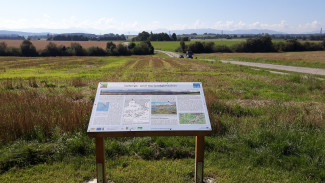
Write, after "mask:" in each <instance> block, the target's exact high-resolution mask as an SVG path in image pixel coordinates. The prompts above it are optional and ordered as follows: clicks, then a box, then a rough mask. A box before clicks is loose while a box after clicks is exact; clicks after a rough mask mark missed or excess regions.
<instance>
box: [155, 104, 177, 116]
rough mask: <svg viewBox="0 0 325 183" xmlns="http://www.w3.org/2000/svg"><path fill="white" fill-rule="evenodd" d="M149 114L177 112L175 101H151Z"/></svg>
mask: <svg viewBox="0 0 325 183" xmlns="http://www.w3.org/2000/svg"><path fill="white" fill-rule="evenodd" d="M151 114H177V111H176V102H151Z"/></svg>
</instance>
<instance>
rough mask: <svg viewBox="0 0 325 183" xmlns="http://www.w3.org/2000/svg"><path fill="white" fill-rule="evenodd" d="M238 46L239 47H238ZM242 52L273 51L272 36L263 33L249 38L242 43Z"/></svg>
mask: <svg viewBox="0 0 325 183" xmlns="http://www.w3.org/2000/svg"><path fill="white" fill-rule="evenodd" d="M238 48H239V47H238ZM241 49H242V50H238V51H242V52H272V51H274V47H273V43H272V38H271V36H269V35H265V36H262V37H259V38H250V39H247V40H246V42H245V43H243V45H242V47H241Z"/></svg>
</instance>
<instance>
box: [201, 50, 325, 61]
mask: <svg viewBox="0 0 325 183" xmlns="http://www.w3.org/2000/svg"><path fill="white" fill-rule="evenodd" d="M196 56H209V57H211V56H216V57H218V58H221V59H222V58H228V57H246V58H261V59H270V60H287V61H306V62H308V61H310V62H322V63H325V51H306V52H283V53H210V54H196Z"/></svg>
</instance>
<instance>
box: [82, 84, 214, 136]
mask: <svg viewBox="0 0 325 183" xmlns="http://www.w3.org/2000/svg"><path fill="white" fill-rule="evenodd" d="M128 131H211V124H210V120H209V115H208V111H207V108H206V102H205V98H204V93H203V88H202V84H201V83H199V82H195V83H190V82H177V83H176V82H172V83H160V82H156V83H152V82H150V83H142V82H138V83H129V82H128V83H122V82H120V83H119V82H116V83H115V82H101V83H99V85H98V88H97V93H96V98H95V101H94V106H93V109H92V113H91V118H90V122H89V126H88V132H90V133H91V132H128Z"/></svg>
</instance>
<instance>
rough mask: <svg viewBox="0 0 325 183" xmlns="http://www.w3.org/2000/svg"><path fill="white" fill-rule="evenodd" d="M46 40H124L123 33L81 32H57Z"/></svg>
mask: <svg viewBox="0 0 325 183" xmlns="http://www.w3.org/2000/svg"><path fill="white" fill-rule="evenodd" d="M47 40H48V41H125V40H126V38H125V36H124V34H122V35H119V34H112V33H110V34H104V35H102V36H95V35H89V36H87V35H81V34H79V35H78V34H76V35H74V34H59V35H55V36H49V37H48V38H47Z"/></svg>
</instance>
